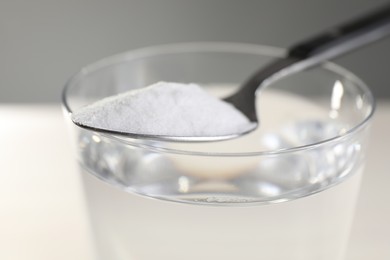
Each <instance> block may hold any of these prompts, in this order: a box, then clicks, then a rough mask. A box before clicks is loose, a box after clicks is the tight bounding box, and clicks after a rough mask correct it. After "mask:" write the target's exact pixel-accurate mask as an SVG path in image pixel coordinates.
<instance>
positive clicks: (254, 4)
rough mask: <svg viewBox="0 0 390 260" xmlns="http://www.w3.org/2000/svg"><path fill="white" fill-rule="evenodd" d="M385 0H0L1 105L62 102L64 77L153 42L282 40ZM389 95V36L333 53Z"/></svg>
mask: <svg viewBox="0 0 390 260" xmlns="http://www.w3.org/2000/svg"><path fill="white" fill-rule="evenodd" d="M386 2H388V1H382V0H323V1H314V0H311V1H310V0H306V1H304V0H253V1H251V0H242V1H239V0H236V1H233V0H196V1H195V0H193V1H190V0H154V1H151V0H127V1H124V0H123V1H119V0H111V1H107V0H106V1H103V0H101V1H100V0H99V1H89V0H58V1H56V0H30V1H29V0H24V1H23V0H0V104H1V103H10V102H12V103H15V102H17V103H19V102H29V103H31V102H33V103H35V102H59V100H60V98H59V97H60V93H61V88H62V86H63V84H64V82H65V81H66V79H67V78H68V77H69V76H71V75H72V74H73V73H74V72H76V71H77V70H78V69H79V68H81V67H82V66H84V65H86V64H88V63H91V62H94V61H96V60H99V59H100V58H103V57H105V56H109V55H112V54H116V53H119V52H123V51H127V50H131V49H135V48H139V47H143V46H150V45H158V44H164V43H171V42H187V41H233V42H245V43H257V44H265V45H274V46H278V47H287V46H289V45H291V44H292V43H295V42H296V41H298V40H301V39H303V38H305V37H306V36H309V35H311V34H313V33H315V32H316V31H318V30H321V29H325V28H327V27H329V26H332V25H335V24H337V23H340V22H342V21H345V20H347V19H349V18H352V17H354V16H356V15H358V14H361V13H363V12H365V11H367V10H370V9H372V8H375V7H378V6H381V4H384V3H386ZM337 62H338V63H339V64H341V65H343V66H345V67H346V68H348V69H349V70H351V71H352V72H354V73H356V74H358V75H359V76H360V77H361V78H362V79H363V80H365V81H366V83H367V84H368V85H369V86H370V87H371V88H372V90H373V92H374V94H375V96H376V97H377V98H379V99H380V98H390V87H389V86H388V81H389V79H390V66H389V65H390V39H387V40H384V41H381V42H379V43H375V44H374V45H371V46H368V47H366V48H364V49H361V50H360V51H359V52H355V53H352V54H349V55H347V56H345V57H343V58H340V59H337Z"/></svg>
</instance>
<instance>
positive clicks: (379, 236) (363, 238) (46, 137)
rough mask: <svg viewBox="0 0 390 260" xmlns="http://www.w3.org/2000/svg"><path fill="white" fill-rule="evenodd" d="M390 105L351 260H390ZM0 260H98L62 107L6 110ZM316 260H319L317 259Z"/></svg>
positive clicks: (378, 133)
mask: <svg viewBox="0 0 390 260" xmlns="http://www.w3.org/2000/svg"><path fill="white" fill-rule="evenodd" d="M389 133H390V102H387V103H384V102H382V103H379V105H378V109H377V114H376V116H375V119H374V125H373V129H372V138H371V139H372V140H371V146H370V151H369V153H368V162H367V166H366V171H365V175H364V178H363V182H362V188H361V193H360V197H359V201H358V206H357V211H356V218H355V222H354V225H353V229H352V234H351V242H350V245H349V248H348V260H389V259H390V202H389V199H390V171H389V168H390V167H388V166H387V165H388V164H389V163H390V156H389V147H390V138H389ZM0 144H1V145H0V162H1V171H0V178H1V179H0V180H1V181H0V259H1V260H24V259H26V260H27V259H28V260H35V259H36V260H53V259H56V260H62V259H64V260H65V259H66V260H68V259H73V260H74V259H76V260H77V259H80V260H81V259H82V260H92V259H93V256H92V250H91V248H92V247H91V244H90V240H89V237H88V221H87V218H86V210H85V207H84V201H83V196H82V187H81V183H80V179H79V176H78V174H77V170H76V165H75V162H74V160H73V157H72V152H71V146H70V139H69V138H68V136H67V133H66V125H65V123H64V121H63V118H62V113H61V108H60V107H59V106H54V105H53V106H27V105H26V106H16V105H14V106H13V105H6V106H4V105H3V106H0ZM313 260H314V259H313Z"/></svg>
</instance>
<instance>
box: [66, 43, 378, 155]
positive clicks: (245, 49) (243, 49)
mask: <svg viewBox="0 0 390 260" xmlns="http://www.w3.org/2000/svg"><path fill="white" fill-rule="evenodd" d="M191 52H194V53H196V52H231V53H239V54H257V55H263V56H268V57H274V58H280V57H283V56H284V55H285V54H286V49H283V48H279V47H272V46H265V45H257V44H249V43H235V42H183V43H172V44H164V45H156V46H149V47H143V48H139V49H134V50H130V51H127V52H123V53H119V54H116V55H112V56H109V57H106V58H103V59H101V60H99V61H97V62H94V63H91V64H89V65H87V66H85V67H83V68H82V69H81V70H79V71H78V72H76V73H75V74H74V75H73V76H72V77H70V78H69V79H68V81H67V82H66V83H65V85H64V87H63V90H62V95H61V102H62V106H63V108H64V111H65V112H66V113H67V115H68V116H69V117H71V114H72V112H73V111H72V109H71V107H70V105H69V103H68V97H67V95H68V90H69V88H70V87H71V86H72V84H73V83H74V82H75V81H77V80H78V79H79V78H81V77H82V76H85V75H88V74H89V73H92V72H97V71H99V70H101V69H104V68H107V67H109V66H112V65H117V64H120V63H123V62H126V61H129V60H132V59H137V58H146V57H153V56H157V55H164V54H174V53H175V54H179V53H191ZM317 67H319V68H321V69H324V70H326V71H330V72H333V73H335V74H337V75H340V76H343V77H344V78H346V79H347V80H348V81H350V82H353V83H355V84H356V85H357V86H358V87H359V88H361V89H362V90H363V91H364V93H365V94H366V95H367V98H368V101H369V103H370V104H371V111H370V112H369V113H368V115H367V116H366V117H365V118H364V119H363V120H361V121H360V122H359V123H357V124H356V125H354V126H352V127H350V128H349V129H348V130H347V131H345V132H344V133H343V134H339V135H336V136H334V137H331V138H327V139H324V140H321V141H318V142H314V143H310V144H305V145H301V146H295V147H289V148H282V149H275V150H265V151H251V152H207V151H206V152H199V151H190V150H185V149H175V148H165V147H161V146H155V145H152V144H140V143H138V142H132V141H130V140H136V139H138V140H149V139H143V138H132V137H131V136H123V137H122V136H121V137H119V135H115V134H112V133H110V132H109V131H99V130H92V129H85V128H83V129H85V130H87V131H91V132H95V133H99V134H100V135H101V136H104V137H107V138H110V139H114V140H115V141H119V142H122V143H123V144H126V145H131V146H136V147H139V148H143V149H148V150H154V151H157V152H164V153H173V154H185V155H194V156H207V157H209V156H218V157H247V156H275V155H278V154H286V153H294V152H299V151H302V150H310V149H314V148H318V147H319V146H322V145H326V144H329V143H334V142H337V141H342V140H343V139H345V138H347V137H349V136H352V135H353V134H354V133H356V132H358V131H359V130H360V129H362V128H364V127H365V126H366V125H367V124H368V122H369V121H371V118H372V117H373V115H374V113H375V109H376V102H375V98H374V97H373V95H372V92H371V91H370V89H369V87H368V86H367V85H366V84H365V83H364V81H363V80H361V79H360V78H359V77H358V76H356V75H355V74H354V73H352V72H350V71H349V70H347V69H345V68H344V67H342V66H340V65H337V64H335V63H333V62H330V61H327V62H324V63H323V64H322V65H319V66H317ZM298 73H299V72H298ZM72 123H73V121H72ZM73 124H74V123H73ZM74 125H75V126H76V127H80V126H78V125H76V124H74ZM80 128H82V127H80ZM139 136H142V135H139ZM153 142H154V143H161V144H162V143H174V142H173V141H171V142H169V141H156V140H153ZM181 143H183V142H181ZM207 143H208V142H205V143H204V144H207ZM189 144H191V143H189Z"/></svg>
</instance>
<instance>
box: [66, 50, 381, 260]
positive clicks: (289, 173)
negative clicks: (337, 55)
mask: <svg viewBox="0 0 390 260" xmlns="http://www.w3.org/2000/svg"><path fill="white" fill-rule="evenodd" d="M283 54H284V51H283V50H281V49H277V48H271V47H262V46H255V45H247V44H233V43H193V44H175V45H168V46H161V47H152V48H146V49H142V50H137V51H132V52H128V53H124V54H121V55H117V56H114V57H110V58H107V59H104V60H102V61H100V62H97V63H95V64H92V65H90V66H87V67H86V68H84V69H82V70H81V71H80V72H79V73H78V74H76V75H75V76H74V77H73V78H72V79H70V81H69V82H68V83H67V85H66V87H65V90H64V94H63V102H64V108H65V109H64V110H65V112H66V118H67V120H68V121H69V125H70V129H71V133H72V134H73V137H74V141H75V144H76V146H75V147H76V152H77V160H78V163H79V165H80V171H81V175H82V179H83V183H84V190H85V196H86V200H87V205H88V208H89V215H90V221H91V225H92V230H93V238H94V241H95V245H96V251H97V258H98V259H121V260H122V259H123V260H124V259H126V260H127V259H136V260H151V259H170V260H175V259H177V260H183V259H187V260H192V259H194V260H199V259H224V260H229V259H235V260H236V259H246V260H249V259H275V260H285V259H289V260H313V259H316V260H319V259H324V260H325V259H326V260H329V259H332V260H335V259H342V258H343V255H344V249H345V245H346V243H347V240H348V233H349V229H350V225H351V221H352V217H353V212H354V205H355V201H356V197H357V193H358V187H359V181H360V178H361V174H362V171H363V166H364V158H365V151H366V145H367V142H366V140H367V132H368V131H367V130H368V128H369V124H370V118H371V117H372V115H373V112H374V101H373V97H372V95H371V93H370V91H369V90H368V88H367V87H366V86H365V84H364V83H362V82H361V81H360V80H359V79H358V78H357V77H355V76H354V75H352V74H351V73H349V72H348V71H346V70H345V69H342V68H340V67H339V66H336V65H334V64H332V63H326V64H324V65H323V66H321V67H317V68H314V69H311V70H308V71H305V72H300V73H297V74H295V75H291V76H288V77H285V78H283V79H281V80H279V81H277V82H274V83H273V84H271V85H270V86H268V87H267V88H266V89H264V90H261V92H259V93H258V95H257V110H258V115H259V118H260V127H259V129H258V130H257V131H255V132H253V133H250V134H248V135H246V136H244V137H240V138H237V139H233V140H228V141H221V142H213V143H209V142H205V143H175V142H161V141H156V140H146V139H145V140H144V139H131V138H128V137H123V136H115V135H112V134H109V133H103V132H94V131H90V130H86V129H83V128H80V127H78V126H76V125H74V124H73V123H72V122H71V120H70V116H71V114H72V111H76V110H77V109H78V108H80V107H82V106H84V105H86V104H89V103H91V102H93V101H96V100H99V99H101V98H104V97H107V96H110V95H115V94H117V93H121V92H124V91H128V90H133V89H137V88H143V87H145V86H148V85H150V84H153V83H155V82H158V81H172V82H184V83H190V82H195V83H198V84H200V85H202V86H203V87H204V88H205V89H206V90H207V91H209V92H210V94H212V95H217V96H220V97H223V96H227V95H229V94H230V93H233V92H234V91H235V90H236V89H237V87H238V86H239V85H240V84H241V83H242V82H244V80H245V79H246V78H248V77H249V76H250V75H251V74H252V73H253V72H254V71H255V70H257V69H259V68H260V67H261V66H263V65H265V64H266V63H268V62H270V61H271V60H273V59H276V58H277V57H280V56H282V55H283ZM210 113H212V111H210ZM130 123H131V122H130ZM177 123H178V124H179V123H180V122H179V121H178V122H177Z"/></svg>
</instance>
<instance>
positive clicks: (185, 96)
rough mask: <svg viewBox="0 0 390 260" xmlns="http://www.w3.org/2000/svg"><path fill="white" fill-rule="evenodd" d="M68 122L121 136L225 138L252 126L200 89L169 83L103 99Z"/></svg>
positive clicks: (74, 115) (161, 83) (189, 85)
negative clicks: (126, 134)
mask: <svg viewBox="0 0 390 260" xmlns="http://www.w3.org/2000/svg"><path fill="white" fill-rule="evenodd" d="M72 120H73V121H74V122H75V123H76V124H79V125H82V126H87V127H92V128H99V129H105V130H109V131H117V132H122V133H132V134H142V135H164V136H183V137H212V136H227V135H234V134H239V133H243V132H246V131H249V130H250V129H252V128H253V127H254V123H252V122H250V121H249V120H248V118H247V117H246V116H245V115H244V114H242V113H241V112H240V111H238V110H237V109H236V108H235V107H234V106H233V105H231V104H229V103H227V102H224V101H223V100H220V99H219V98H217V97H214V96H211V95H209V94H208V93H207V92H205V91H204V90H203V89H202V88H201V87H200V86H198V85H196V84H182V83H172V82H158V83H156V84H153V85H150V86H148V87H145V88H142V89H137V90H133V91H128V92H125V93H122V94H119V95H116V96H111V97H107V98H104V99H102V100H100V101H97V102H95V103H93V104H91V105H88V106H85V107H83V108H81V109H79V110H77V111H75V112H74V113H73V115H72Z"/></svg>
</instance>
